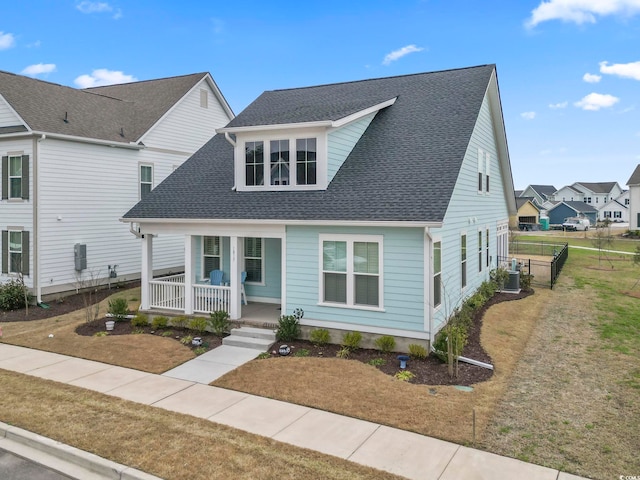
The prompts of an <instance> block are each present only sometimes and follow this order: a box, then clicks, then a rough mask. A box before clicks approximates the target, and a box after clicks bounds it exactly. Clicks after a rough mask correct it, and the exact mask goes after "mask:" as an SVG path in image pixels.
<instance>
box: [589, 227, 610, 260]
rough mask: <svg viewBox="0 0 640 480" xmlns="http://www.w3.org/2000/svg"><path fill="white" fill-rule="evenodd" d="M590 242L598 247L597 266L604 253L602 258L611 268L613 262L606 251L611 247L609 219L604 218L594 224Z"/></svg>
mask: <svg viewBox="0 0 640 480" xmlns="http://www.w3.org/2000/svg"><path fill="white" fill-rule="evenodd" d="M591 244H592V245H593V246H594V247H595V248H597V249H598V266H600V264H601V262H602V256H603V254H604V258H605V259H606V260H607V261H608V262H609V264H610V265H611V268H613V263H612V262H611V260H610V259H609V255H608V251H609V250H611V248H612V247H613V237H612V236H611V220H609V219H608V218H606V219H605V220H604V221H603V222H601V223H599V224H597V225H596V231H595V233H594V234H593V236H592V237H591Z"/></svg>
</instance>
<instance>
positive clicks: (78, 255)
mask: <svg viewBox="0 0 640 480" xmlns="http://www.w3.org/2000/svg"><path fill="white" fill-rule="evenodd" d="M73 258H74V260H75V264H76V271H77V272H81V271H82V270H85V269H86V268H87V245H86V244H84V243H76V244H75V245H74V246H73Z"/></svg>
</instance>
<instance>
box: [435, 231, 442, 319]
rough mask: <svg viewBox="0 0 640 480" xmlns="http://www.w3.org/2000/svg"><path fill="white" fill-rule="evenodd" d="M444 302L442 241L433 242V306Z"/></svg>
mask: <svg viewBox="0 0 640 480" xmlns="http://www.w3.org/2000/svg"><path fill="white" fill-rule="evenodd" d="M441 303H442V242H434V243H433V307H434V308H436V307H439V306H440V304H441Z"/></svg>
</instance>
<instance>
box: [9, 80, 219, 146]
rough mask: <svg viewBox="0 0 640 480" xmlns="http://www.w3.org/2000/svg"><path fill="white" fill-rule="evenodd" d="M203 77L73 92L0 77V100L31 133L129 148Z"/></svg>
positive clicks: (49, 84) (34, 81)
mask: <svg viewBox="0 0 640 480" xmlns="http://www.w3.org/2000/svg"><path fill="white" fill-rule="evenodd" d="M205 75H207V74H206V73H198V74H192V75H185V76H181V77H171V78H164V79H158V80H150V81H144V82H134V83H128V84H123V85H112V86H107V87H96V88H90V89H85V90H78V89H75V88H71V87H65V86H63V85H58V84H55V83H50V82H44V81H42V80H36V79H33V78H29V77H23V76H21V75H15V74H13V73H9V72H3V71H0V94H1V95H2V96H3V97H4V98H5V99H6V100H7V101H8V102H9V104H10V105H11V106H12V107H13V109H14V110H15V111H16V112H17V113H18V115H20V116H21V117H22V119H23V120H24V121H25V122H26V123H27V125H28V126H29V128H31V129H32V130H35V131H42V132H47V133H56V134H63V135H72V136H78V137H85V138H95V139H100V140H109V141H115V142H124V143H129V142H136V141H138V139H139V138H140V137H141V136H142V135H143V134H144V133H145V132H146V131H147V130H148V129H149V128H150V127H151V126H152V125H153V124H154V123H155V122H156V121H157V120H159V119H160V117H161V116H162V115H164V113H165V112H166V111H167V110H168V109H169V108H171V106H173V105H174V104H175V103H176V102H177V101H178V100H180V98H182V97H183V96H184V95H185V94H186V93H187V92H188V91H189V89H191V88H192V87H193V86H194V85H195V84H196V83H197V82H198V81H200V80H201V79H202V78H203V77H204V76H205ZM65 115H66V118H67V121H66V122H65ZM121 133H122V135H121Z"/></svg>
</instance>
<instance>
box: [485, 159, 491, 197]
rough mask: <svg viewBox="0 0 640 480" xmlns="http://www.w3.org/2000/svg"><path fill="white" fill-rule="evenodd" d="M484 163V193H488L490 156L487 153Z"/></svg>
mask: <svg viewBox="0 0 640 480" xmlns="http://www.w3.org/2000/svg"><path fill="white" fill-rule="evenodd" d="M485 162H486V163H485V165H486V167H485V170H484V174H485V191H486V192H487V193H489V178H490V177H491V154H490V153H489V152H487V153H486V156H485Z"/></svg>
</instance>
